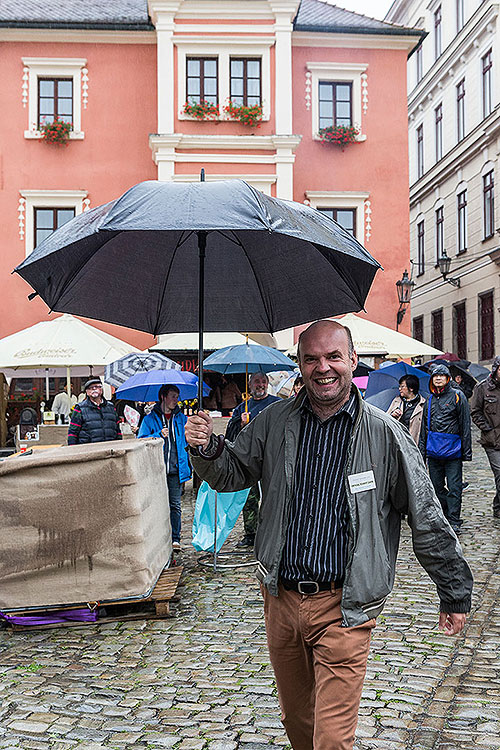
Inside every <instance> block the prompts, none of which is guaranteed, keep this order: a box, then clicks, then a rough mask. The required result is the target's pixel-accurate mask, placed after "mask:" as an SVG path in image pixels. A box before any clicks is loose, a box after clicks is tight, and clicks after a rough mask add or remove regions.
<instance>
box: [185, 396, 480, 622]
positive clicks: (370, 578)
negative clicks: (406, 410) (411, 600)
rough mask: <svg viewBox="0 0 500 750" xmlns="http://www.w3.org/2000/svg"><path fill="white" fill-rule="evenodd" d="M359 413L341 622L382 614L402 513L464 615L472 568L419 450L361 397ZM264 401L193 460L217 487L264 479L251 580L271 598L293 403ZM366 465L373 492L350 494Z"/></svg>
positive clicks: (292, 448)
mask: <svg viewBox="0 0 500 750" xmlns="http://www.w3.org/2000/svg"><path fill="white" fill-rule="evenodd" d="M357 393H358V398H359V413H358V418H357V420H356V424H355V425H354V427H353V431H352V435H351V440H350V444H349V449H348V455H347V460H346V467H345V486H346V493H347V501H348V506H349V518H350V524H349V551H348V561H347V567H346V573H345V580H344V586H343V592H342V603H341V606H342V614H343V624H344V625H346V626H354V625H361V624H362V623H364V622H366V621H367V620H369V619H370V618H372V617H376V616H377V615H379V614H380V612H381V611H382V609H383V607H384V604H385V600H386V598H387V596H388V595H389V593H390V592H391V590H392V587H393V584H394V574H395V567H396V557H397V552H398V547H399V537H400V528H401V518H402V516H403V515H407V516H408V523H409V524H410V527H411V530H412V535H413V548H414V550H415V554H416V556H417V558H418V560H419V562H420V563H421V565H422V566H423V567H424V568H425V570H426V571H427V573H428V574H429V576H430V577H431V578H432V580H433V581H434V582H435V584H436V586H437V590H438V594H439V598H440V601H441V610H442V611H445V612H468V611H469V610H470V603H471V592H472V574H471V571H470V569H469V566H468V565H467V563H466V561H465V559H464V557H463V554H462V549H461V547H460V544H459V542H458V540H457V537H456V536H455V534H454V532H453V531H452V529H451V527H450V526H449V524H448V522H447V521H446V519H445V518H444V516H443V513H442V510H441V506H440V504H439V502H438V500H437V499H436V496H435V494H434V489H433V487H432V484H431V481H430V479H429V476H428V474H427V472H426V470H425V466H424V464H423V461H422V457H421V455H420V453H419V451H418V448H417V447H416V445H415V443H414V442H413V440H412V439H411V437H410V435H409V433H408V431H407V430H406V428H405V427H403V426H402V425H400V424H399V423H398V422H397V421H396V420H395V419H393V418H392V417H391V416H390V415H389V414H386V413H385V412H383V411H380V410H379V409H377V408H376V407H374V406H370V405H369V404H366V403H365V402H364V401H363V400H362V399H361V396H360V394H359V391H357ZM304 396H305V391H304V392H303V393H299V395H298V396H297V397H296V398H294V399H287V400H286V401H281V402H280V403H276V404H271V406H269V407H268V408H267V409H265V410H264V411H263V412H262V413H261V414H259V415H258V416H257V417H256V418H255V419H253V420H252V421H251V422H250V423H249V424H248V425H247V426H246V427H245V428H244V429H243V430H242V431H241V432H240V434H239V435H238V437H237V439H236V441H235V442H234V443H226V445H225V447H224V450H223V452H222V454H221V455H220V456H219V458H217V459H215V460H212V461H210V460H207V459H203V458H200V457H193V458H192V462H193V466H194V468H195V470H196V472H197V473H198V474H199V476H201V477H202V478H203V479H206V481H207V482H208V483H209V484H210V485H211V487H213V489H215V490H218V491H219V492H232V491H235V490H241V489H244V488H245V487H252V486H254V485H255V484H256V483H257V482H259V481H260V482H261V483H262V485H261V486H262V503H261V507H260V513H259V526H258V529H257V535H256V539H255V555H256V558H257V560H258V571H257V576H258V578H259V579H260V580H261V581H262V582H263V583H264V585H265V586H267V588H268V589H269V591H270V593H271V594H273V595H275V596H276V595H277V594H278V575H279V567H280V560H281V554H282V550H283V547H284V544H285V538H286V531H287V524H288V510H289V507H290V501H291V497H292V492H293V487H294V481H295V476H294V474H295V466H296V463H297V452H298V447H299V438H300V428H301V414H300V409H299V407H300V405H301V403H302V400H303V398H304ZM370 470H371V471H373V474H374V479H375V485H376V487H375V489H370V490H364V491H362V492H358V493H352V492H351V491H350V488H349V482H348V476H349V475H351V474H359V473H362V472H366V471H370Z"/></svg>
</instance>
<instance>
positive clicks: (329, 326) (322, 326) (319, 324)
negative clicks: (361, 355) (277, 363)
mask: <svg viewBox="0 0 500 750" xmlns="http://www.w3.org/2000/svg"><path fill="white" fill-rule="evenodd" d="M339 329H341V330H342V331H344V333H345V335H346V339H347V350H348V353H349V356H351V355H352V353H353V352H354V342H353V340H352V335H351V331H350V330H349V328H348V327H347V326H343V325H342V324H341V323H339V322H338V321H336V320H318V321H316V323H311V325H310V326H309V327H308V328H306V329H305V331H302V333H301V334H300V336H299V340H298V343H297V358H298V360H299V362H300V349H301V344H302V343H304V341H305V340H306V339H307V338H308V337H309V336H311V335H312V336H314V334H315V333H328V332H329V331H338V330H339Z"/></svg>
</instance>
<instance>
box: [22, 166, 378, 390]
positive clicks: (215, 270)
mask: <svg viewBox="0 0 500 750" xmlns="http://www.w3.org/2000/svg"><path fill="white" fill-rule="evenodd" d="M378 268H380V264H379V263H378V262H377V261H376V260H374V258H372V256H371V255H370V254H369V253H368V252H367V251H366V250H365V249H364V248H363V246H362V245H360V244H359V242H358V241H357V240H356V239H355V238H354V237H352V236H351V235H350V234H349V233H348V232H346V231H345V230H344V229H343V228H342V227H341V226H340V225H338V224H336V223H335V222H334V221H332V220H331V219H329V218H328V217H326V216H325V215H324V214H322V213H321V212H320V211H316V210H315V209H313V208H310V207H309V206H304V205H303V204H301V203H294V202H292V201H283V200H279V199H277V198H272V197H270V196H268V195H264V193H261V192H260V191H258V190H256V189H255V188H253V187H252V186H251V185H248V184H247V183H246V182H244V181H243V180H223V181H220V182H217V181H216V182H199V183H176V182H157V181H152V180H151V181H147V182H141V183H139V184H138V185H135V186H134V187H133V188H131V189H130V190H128V191H127V192H126V193H125V194H124V195H123V196H121V197H120V198H118V199H117V200H115V201H112V202H111V203H108V204H106V205H104V206H100V207H98V208H95V209H92V210H90V211H85V212H83V213H82V214H79V215H78V216H75V218H74V219H72V220H71V221H69V222H67V223H66V224H64V225H63V226H62V227H60V228H59V229H58V230H56V231H55V232H54V233H53V234H51V235H50V236H49V237H47V238H46V239H45V240H44V241H43V242H42V243H41V244H40V245H38V246H37V247H36V248H35V250H34V251H33V252H32V253H31V255H29V256H28V258H26V259H25V260H24V261H23V262H22V263H21V264H20V265H19V266H18V267H17V268H16V269H15V270H16V272H17V273H18V274H19V275H20V276H22V278H24V279H25V280H26V281H27V282H28V283H29V284H30V285H31V286H32V287H33V289H35V290H36V293H37V294H39V295H40V296H41V297H42V299H43V300H44V301H45V302H46V303H47V304H48V305H49V307H50V308H51V309H52V310H58V311H61V312H73V313H76V314H80V315H87V316H89V317H93V318H98V319H99V320H107V321H109V322H113V323H119V324H120V325H125V326H129V327H131V328H137V329H139V330H142V331H148V332H150V333H152V334H154V335H155V336H157V335H159V334H161V333H171V332H182V331H198V332H199V346H198V357H199V362H200V363H201V362H202V360H203V332H204V330H205V328H206V329H208V330H209V331H226V330H227V327H228V325H227V323H228V320H231V324H232V328H233V329H235V330H237V331H257V332H259V331H264V332H265V331H269V332H272V331H278V330H281V329H283V328H287V327H289V326H294V325H297V324H299V323H302V322H304V321H305V320H313V319H317V318H321V317H324V316H326V315H335V314H341V313H345V312H349V311H352V310H360V309H362V307H363V305H364V301H365V298H366V295H367V294H368V291H369V289H370V286H371V283H372V281H373V278H374V276H375V273H376V272H377V270H378ZM138 270H140V277H139V278H138ZM228 279H231V283H230V284H228V283H227V280H228ZM205 295H206V297H207V299H209V301H210V304H209V305H207V310H206V315H205V302H204V300H205ZM200 372H201V370H200ZM200 377H201V379H202V373H201V375H200ZM200 401H201V394H200Z"/></svg>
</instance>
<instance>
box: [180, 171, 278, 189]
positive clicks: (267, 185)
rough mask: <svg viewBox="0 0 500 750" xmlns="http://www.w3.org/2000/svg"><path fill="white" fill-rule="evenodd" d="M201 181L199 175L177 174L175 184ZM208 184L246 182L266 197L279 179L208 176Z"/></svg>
mask: <svg viewBox="0 0 500 750" xmlns="http://www.w3.org/2000/svg"><path fill="white" fill-rule="evenodd" d="M199 179H200V175H199V174H175V175H174V176H173V182H197V181H199ZM205 180H206V182H216V181H217V180H245V182H248V184H249V185H252V187H254V188H255V189H256V190H260V191H261V192H262V193H266V195H271V188H272V185H276V181H277V177H276V175H274V174H249V173H248V172H244V173H242V174H206V175H205Z"/></svg>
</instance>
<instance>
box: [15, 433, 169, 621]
mask: <svg viewBox="0 0 500 750" xmlns="http://www.w3.org/2000/svg"><path fill="white" fill-rule="evenodd" d="M0 529H1V531H0V609H1V610H4V611H9V610H13V609H25V608H30V607H46V606H47V607H54V606H57V605H61V604H73V603H81V602H95V601H101V602H102V601H106V600H114V599H127V598H139V597H142V596H145V595H147V594H148V593H149V591H150V590H151V589H152V587H153V586H154V584H155V582H156V580H157V579H158V577H159V575H160V573H161V571H162V569H163V568H164V567H165V565H166V564H167V563H168V561H169V560H170V556H171V551H172V541H171V530H170V516H169V504H168V490H167V484H166V475H165V464H164V460H163V440H161V439H159V438H151V439H147V440H126V441H112V442H106V443H94V444H87V445H76V446H63V447H60V448H54V449H49V450H47V451H43V452H42V451H40V452H39V453H36V454H35V453H34V454H33V455H29V456H26V455H22V456H17V457H14V458H8V459H6V460H4V461H1V462H0Z"/></svg>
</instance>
